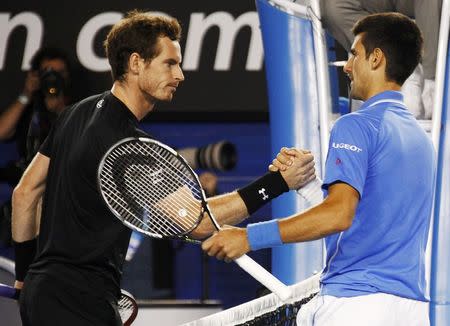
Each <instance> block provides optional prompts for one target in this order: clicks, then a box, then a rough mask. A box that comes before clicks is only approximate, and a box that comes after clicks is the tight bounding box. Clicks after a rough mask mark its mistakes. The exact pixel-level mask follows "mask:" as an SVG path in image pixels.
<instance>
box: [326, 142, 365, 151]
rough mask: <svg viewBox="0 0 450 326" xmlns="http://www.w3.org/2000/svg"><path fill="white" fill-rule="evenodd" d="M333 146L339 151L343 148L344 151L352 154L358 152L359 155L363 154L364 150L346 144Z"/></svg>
mask: <svg viewBox="0 0 450 326" xmlns="http://www.w3.org/2000/svg"><path fill="white" fill-rule="evenodd" d="M332 146H333V148H337V149H341V148H343V149H347V150H349V151H352V152H357V153H359V152H362V149H361V148H359V147H358V146H355V145H350V144H344V143H338V144H336V143H335V142H333V144H332Z"/></svg>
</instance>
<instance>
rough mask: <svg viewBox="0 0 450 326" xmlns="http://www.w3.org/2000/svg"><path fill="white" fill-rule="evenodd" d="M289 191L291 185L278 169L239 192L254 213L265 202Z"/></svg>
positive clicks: (248, 208) (249, 210) (250, 211)
mask: <svg viewBox="0 0 450 326" xmlns="http://www.w3.org/2000/svg"><path fill="white" fill-rule="evenodd" d="M287 191H289V187H288V185H287V183H286V181H284V179H283V176H282V175H281V173H280V172H279V171H277V172H269V173H267V174H265V175H263V176H262V177H261V178H259V179H257V180H256V181H254V182H252V183H250V184H249V185H247V186H245V187H243V188H241V189H239V190H238V191H237V192H238V194H239V195H240V196H241V198H242V200H243V201H244V203H245V206H247V211H248V213H249V214H253V213H254V212H256V211H257V210H258V209H259V208H260V207H261V206H263V205H264V204H265V203H268V202H269V201H271V200H272V199H274V198H276V197H278V196H279V195H281V194H282V193H284V192H287Z"/></svg>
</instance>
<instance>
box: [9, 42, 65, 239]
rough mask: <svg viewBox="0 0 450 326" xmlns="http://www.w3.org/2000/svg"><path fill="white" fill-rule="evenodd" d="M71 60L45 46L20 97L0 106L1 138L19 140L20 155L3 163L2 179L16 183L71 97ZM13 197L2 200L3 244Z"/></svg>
mask: <svg viewBox="0 0 450 326" xmlns="http://www.w3.org/2000/svg"><path fill="white" fill-rule="evenodd" d="M68 85H69V62H68V59H67V57H66V55H65V54H64V53H63V52H62V51H61V50H59V49H56V48H42V49H40V50H39V51H38V52H36V54H35V55H34V56H33V58H32V60H31V70H30V71H29V72H28V73H27V76H26V79H25V83H24V87H23V90H22V92H21V93H20V95H19V96H18V98H17V100H15V101H14V102H13V103H11V105H9V106H8V107H7V108H5V109H4V110H0V141H8V142H13V141H14V142H16V144H17V152H18V156H19V159H18V160H17V161H13V162H9V163H8V164H6V166H2V167H0V182H4V183H8V184H9V185H11V186H12V187H15V186H16V185H17V183H18V182H19V180H20V178H21V176H22V174H23V172H24V170H25V168H26V167H27V166H28V164H29V163H30V161H31V159H32V158H33V157H34V155H35V154H36V152H37V150H38V149H39V147H40V145H41V144H42V142H43V141H44V140H45V138H46V137H47V135H48V133H49V131H50V127H51V125H52V123H53V122H54V120H55V119H56V117H57V116H58V114H59V113H60V112H62V110H63V109H64V108H65V106H66V105H67V104H69V97H68V94H67V89H68V88H67V87H68ZM10 224H11V201H9V200H8V201H7V202H5V203H0V228H1V232H0V247H8V246H9V244H10V237H11V233H10V232H11V230H10Z"/></svg>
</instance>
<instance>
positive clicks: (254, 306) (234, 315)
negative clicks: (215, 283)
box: [182, 274, 320, 326]
mask: <svg viewBox="0 0 450 326" xmlns="http://www.w3.org/2000/svg"><path fill="white" fill-rule="evenodd" d="M319 279H320V274H317V275H314V276H312V277H310V278H308V279H306V280H304V281H302V282H300V283H297V284H294V285H291V286H289V287H290V289H291V290H292V297H291V298H290V299H288V300H286V302H283V301H281V300H280V299H279V298H278V297H277V296H276V295H275V294H273V293H271V294H268V295H266V296H263V297H261V298H258V299H255V300H252V301H249V302H246V303H243V304H241V305H239V306H236V307H233V308H230V309H227V310H224V311H221V312H218V313H216V314H213V315H210V316H207V317H205V318H202V319H199V320H195V321H192V322H190V323H187V324H184V325H182V326H231V325H233V326H236V325H245V326H266V325H267V326H269V325H270V326H294V325H296V317H297V312H298V311H299V309H300V308H301V307H302V305H304V304H305V303H307V302H308V301H309V300H311V299H312V298H313V297H314V296H315V295H316V294H317V293H318V292H319Z"/></svg>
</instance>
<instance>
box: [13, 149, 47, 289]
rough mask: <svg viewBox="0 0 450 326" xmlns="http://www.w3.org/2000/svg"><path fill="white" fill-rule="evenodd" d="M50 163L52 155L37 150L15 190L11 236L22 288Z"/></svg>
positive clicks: (37, 228)
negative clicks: (48, 155)
mask: <svg viewBox="0 0 450 326" xmlns="http://www.w3.org/2000/svg"><path fill="white" fill-rule="evenodd" d="M49 164H50V158H49V157H47V156H45V155H42V154H40V153H37V154H36V156H35V157H34V159H33V160H32V161H31V163H30V165H29V166H28V168H27V169H26V170H25V172H24V174H23V176H22V178H21V179H20V182H19V184H18V185H17V186H16V188H15V189H14V192H13V196H12V238H13V241H14V246H15V250H16V280H17V281H18V282H16V284H15V287H17V288H21V286H22V281H23V279H24V277H25V274H26V272H27V270H28V266H29V265H30V263H31V261H32V260H33V258H34V254H35V250H36V236H37V233H38V230H39V225H38V224H39V216H40V214H37V211H38V208H39V206H40V200H41V198H42V195H43V193H44V190H45V181H46V179H47V172H48V167H49Z"/></svg>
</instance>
